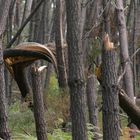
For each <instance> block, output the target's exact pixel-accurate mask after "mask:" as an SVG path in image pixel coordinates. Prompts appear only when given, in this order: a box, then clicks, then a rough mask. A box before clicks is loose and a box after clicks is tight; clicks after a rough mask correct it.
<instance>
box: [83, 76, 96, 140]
mask: <svg viewBox="0 0 140 140" xmlns="http://www.w3.org/2000/svg"><path fill="white" fill-rule="evenodd" d="M86 94H87V105H88V110H89V122H90V123H91V124H93V126H95V128H94V129H93V133H94V134H95V135H94V140H98V135H97V134H96V132H97V129H96V127H98V106H97V95H96V80H95V76H94V75H93V74H90V75H89V76H88V78H87V84H86Z"/></svg>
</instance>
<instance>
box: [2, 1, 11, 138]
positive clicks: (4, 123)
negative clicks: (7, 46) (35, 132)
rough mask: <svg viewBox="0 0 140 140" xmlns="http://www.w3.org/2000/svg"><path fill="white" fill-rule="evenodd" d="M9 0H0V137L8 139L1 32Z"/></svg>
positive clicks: (4, 24) (3, 28) (3, 27)
mask: <svg viewBox="0 0 140 140" xmlns="http://www.w3.org/2000/svg"><path fill="white" fill-rule="evenodd" d="M10 2H11V1H9V0H1V1H0V13H1V14H0V79H1V81H0V82H1V84H0V138H2V139H4V140H10V133H9V130H8V127H7V113H6V99H5V80H4V62H3V52H2V39H3V32H4V30H5V26H6V19H7V16H8V11H9V7H10Z"/></svg>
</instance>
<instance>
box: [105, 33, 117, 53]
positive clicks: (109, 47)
mask: <svg viewBox="0 0 140 140" xmlns="http://www.w3.org/2000/svg"><path fill="white" fill-rule="evenodd" d="M103 43H104V47H105V50H107V51H110V50H114V49H116V48H115V47H114V43H113V42H111V41H110V38H109V35H108V34H107V33H105V35H104V37H103Z"/></svg>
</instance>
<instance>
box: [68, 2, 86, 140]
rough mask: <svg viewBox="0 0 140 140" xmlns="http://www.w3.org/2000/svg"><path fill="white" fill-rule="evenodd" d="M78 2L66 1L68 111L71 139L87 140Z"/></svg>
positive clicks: (79, 6) (79, 7) (79, 8)
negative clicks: (69, 103) (70, 122)
mask: <svg viewBox="0 0 140 140" xmlns="http://www.w3.org/2000/svg"><path fill="white" fill-rule="evenodd" d="M80 11H81V5H80V0H77V1H75V0H66V12H67V43H68V46H69V47H68V68H69V76H68V77H69V78H68V85H69V88H70V101H71V105H70V111H71V120H72V139H73V140H87V135H86V121H85V114H84V113H85V103H84V102H85V100H84V94H85V78H84V72H83V62H82V43H81V38H80V35H81V33H80V30H81V27H80V15H81V12H80Z"/></svg>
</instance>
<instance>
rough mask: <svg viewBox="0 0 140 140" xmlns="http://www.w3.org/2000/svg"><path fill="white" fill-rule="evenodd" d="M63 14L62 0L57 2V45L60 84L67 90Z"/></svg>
mask: <svg viewBox="0 0 140 140" xmlns="http://www.w3.org/2000/svg"><path fill="white" fill-rule="evenodd" d="M62 13H63V5H62V0H57V1H56V10H55V44H56V55H57V65H58V83H59V86H60V88H62V89H64V90H66V89H67V73H66V66H65V59H64V41H63V30H62Z"/></svg>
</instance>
